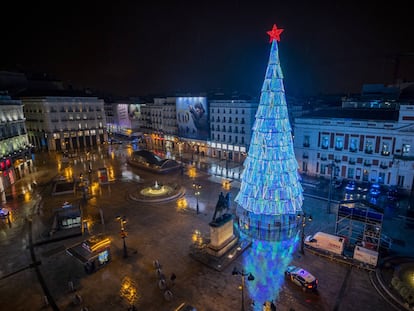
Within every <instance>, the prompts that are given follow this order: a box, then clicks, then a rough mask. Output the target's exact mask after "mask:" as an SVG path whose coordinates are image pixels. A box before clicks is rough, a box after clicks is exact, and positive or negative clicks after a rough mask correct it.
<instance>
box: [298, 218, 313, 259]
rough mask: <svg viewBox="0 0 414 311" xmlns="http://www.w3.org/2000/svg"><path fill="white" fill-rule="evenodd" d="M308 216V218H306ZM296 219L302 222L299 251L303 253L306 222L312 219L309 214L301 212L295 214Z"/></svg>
mask: <svg viewBox="0 0 414 311" xmlns="http://www.w3.org/2000/svg"><path fill="white" fill-rule="evenodd" d="M306 217H308V218H306ZM297 219H298V221H301V222H302V227H301V239H300V252H301V253H302V254H305V250H304V245H305V227H306V223H307V222H310V221H312V216H311V215H306V213H303V214H298V215H297Z"/></svg>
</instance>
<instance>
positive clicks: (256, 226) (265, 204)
mask: <svg viewBox="0 0 414 311" xmlns="http://www.w3.org/2000/svg"><path fill="white" fill-rule="evenodd" d="M282 31H283V29H278V28H277V27H276V25H274V26H273V29H272V30H271V31H268V32H267V33H268V34H269V36H270V43H271V50H270V57H269V63H268V66H267V70H266V75H265V79H264V82H263V87H262V91H261V96H260V103H259V107H258V109H257V112H256V119H255V123H254V125H253V129H252V139H251V142H250V147H249V150H248V154H247V158H246V160H245V162H244V171H243V173H242V176H241V187H240V191H239V193H238V194H237V196H236V198H235V201H236V202H237V203H238V208H237V216H238V218H239V225H240V229H241V231H242V232H245V233H247V234H248V235H249V236H252V237H258V238H260V239H267V240H278V239H284V238H285V237H289V236H291V235H293V234H295V233H297V231H296V230H293V229H296V227H297V218H296V216H297V214H298V213H301V212H302V203H303V194H302V192H303V189H302V185H301V184H300V181H299V174H298V163H297V161H296V158H295V154H294V150H293V139H292V129H291V126H290V122H289V117H288V109H287V105H286V97H285V90H284V86H283V73H282V69H281V67H280V62H279V52H278V44H277V42H278V41H280V34H281V33H282Z"/></svg>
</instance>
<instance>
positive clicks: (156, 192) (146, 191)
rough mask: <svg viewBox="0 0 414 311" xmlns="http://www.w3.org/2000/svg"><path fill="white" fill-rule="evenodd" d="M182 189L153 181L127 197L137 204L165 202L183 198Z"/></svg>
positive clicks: (175, 185) (174, 185)
mask: <svg viewBox="0 0 414 311" xmlns="http://www.w3.org/2000/svg"><path fill="white" fill-rule="evenodd" d="M184 193H185V191H184V188H183V187H181V186H179V185H177V184H163V183H158V181H155V183H154V184H152V185H147V186H143V187H139V189H138V190H137V191H133V192H131V193H130V194H129V197H130V198H131V199H132V200H134V201H138V202H165V201H170V200H173V199H176V198H179V197H181V196H183V195H184Z"/></svg>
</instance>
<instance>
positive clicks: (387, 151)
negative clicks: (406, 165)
mask: <svg viewBox="0 0 414 311" xmlns="http://www.w3.org/2000/svg"><path fill="white" fill-rule="evenodd" d="M381 155H383V156H388V155H390V146H389V144H388V143H382V149H381Z"/></svg>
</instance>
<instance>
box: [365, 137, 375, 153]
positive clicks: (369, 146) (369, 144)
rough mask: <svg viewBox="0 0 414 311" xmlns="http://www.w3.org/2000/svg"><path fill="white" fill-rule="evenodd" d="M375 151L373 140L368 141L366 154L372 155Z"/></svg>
mask: <svg viewBox="0 0 414 311" xmlns="http://www.w3.org/2000/svg"><path fill="white" fill-rule="evenodd" d="M373 151H374V144H373V143H372V140H367V142H366V143H365V153H369V154H371V153H372V152H373Z"/></svg>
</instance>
